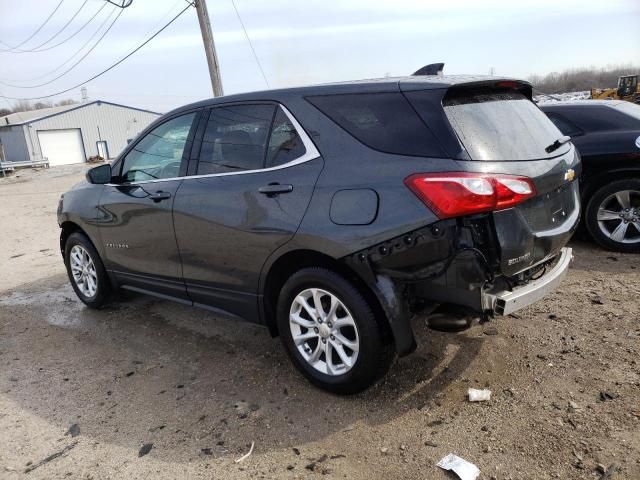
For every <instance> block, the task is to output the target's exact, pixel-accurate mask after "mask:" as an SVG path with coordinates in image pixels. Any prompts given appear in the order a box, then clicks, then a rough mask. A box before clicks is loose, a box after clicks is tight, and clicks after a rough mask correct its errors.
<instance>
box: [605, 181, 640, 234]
mask: <svg viewBox="0 0 640 480" xmlns="http://www.w3.org/2000/svg"><path fill="white" fill-rule="evenodd" d="M596 218H597V220H598V226H599V227H600V231H601V232H602V233H603V234H604V235H606V236H607V237H608V238H610V239H611V240H613V241H614V242H619V243H637V242H640V191H637V190H621V191H619V192H616V193H613V194H611V195H609V196H608V197H606V198H605V199H604V200H603V201H602V203H601V204H600V206H599V207H598V213H597V216H596Z"/></svg>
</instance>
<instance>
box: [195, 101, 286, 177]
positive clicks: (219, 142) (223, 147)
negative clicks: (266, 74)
mask: <svg viewBox="0 0 640 480" xmlns="http://www.w3.org/2000/svg"><path fill="white" fill-rule="evenodd" d="M274 111H275V106H274V105H231V106H226V107H215V108H212V109H211V114H210V115H209V121H208V122H207V127H206V129H205V131H204V136H203V139H202V148H201V149H200V159H199V161H198V171H197V175H207V174H212V173H228V172H239V171H242V170H256V169H260V168H263V167H264V161H265V155H266V149H267V140H268V136H269V128H270V127H271V122H272V120H273V114H274Z"/></svg>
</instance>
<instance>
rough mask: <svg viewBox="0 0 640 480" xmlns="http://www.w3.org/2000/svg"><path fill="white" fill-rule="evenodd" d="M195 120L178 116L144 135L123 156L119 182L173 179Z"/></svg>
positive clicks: (187, 115) (190, 116) (177, 172)
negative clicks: (120, 180)
mask: <svg viewBox="0 0 640 480" xmlns="http://www.w3.org/2000/svg"><path fill="white" fill-rule="evenodd" d="M195 118H196V114H195V113H188V114H186V115H181V116H179V117H175V118H172V119H171V120H169V121H167V122H165V123H163V124H162V125H160V126H159V127H156V128H154V129H153V130H152V131H151V132H149V133H147V134H146V135H145V136H144V137H143V138H142V140H140V141H139V142H138V143H137V144H136V145H135V146H134V147H133V150H131V151H130V152H129V153H127V155H126V156H125V158H124V162H123V166H122V176H121V178H122V181H123V182H140V181H145V180H156V179H162V178H173V177H177V176H178V175H179V174H180V163H181V162H182V154H183V153H184V147H185V144H186V143H187V138H188V136H189V131H190V130H191V125H192V124H193V120H194V119H195Z"/></svg>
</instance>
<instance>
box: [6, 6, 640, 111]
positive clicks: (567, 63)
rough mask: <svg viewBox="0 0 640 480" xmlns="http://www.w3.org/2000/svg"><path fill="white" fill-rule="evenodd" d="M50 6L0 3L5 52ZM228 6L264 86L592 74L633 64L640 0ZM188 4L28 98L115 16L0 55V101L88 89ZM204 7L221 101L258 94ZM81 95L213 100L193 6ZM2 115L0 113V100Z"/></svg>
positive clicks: (241, 54)
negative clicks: (432, 75)
mask: <svg viewBox="0 0 640 480" xmlns="http://www.w3.org/2000/svg"><path fill="white" fill-rule="evenodd" d="M59 2H60V0H20V1H18V0H0V41H1V42H4V44H0V49H3V50H7V47H6V44H8V45H11V46H15V45H18V44H20V43H21V42H23V41H24V40H25V39H26V38H28V37H29V36H30V35H31V34H32V33H33V32H34V31H35V30H36V29H37V28H38V27H39V26H40V25H41V24H42V23H43V22H44V20H45V19H46V18H47V16H48V15H49V14H50V13H51V12H52V11H53V10H54V8H55V7H56V5H57V4H58V3H59ZM83 2H84V0H64V1H63V3H62V5H61V6H60V8H59V9H58V10H57V11H56V13H55V14H54V15H53V17H52V18H51V20H50V21H49V22H48V23H47V24H46V25H45V26H44V27H43V28H42V30H41V31H40V32H38V34H37V35H35V36H34V37H33V38H32V39H31V40H29V41H28V42H26V43H25V44H24V45H22V46H21V47H19V48H20V49H23V50H28V49H33V48H34V47H37V46H38V45H40V44H42V43H43V42H45V41H46V40H48V39H49V38H50V37H51V36H53V35H54V34H55V33H56V32H57V31H59V30H60V29H61V27H62V26H64V25H65V23H67V22H68V21H69V19H71V17H72V16H73V15H74V14H75V13H76V12H77V11H78V9H80V7H81V6H82V4H83ZM235 2H236V6H237V8H238V10H239V12H240V15H241V17H242V20H243V22H244V24H245V26H246V28H247V32H248V34H249V37H250V38H251V41H252V42H253V45H254V47H255V50H256V53H257V56H258V58H259V60H260V62H261V63H262V66H263V68H264V71H265V74H266V77H267V81H268V83H269V86H270V87H271V88H277V87H284V86H290V85H304V84H311V83H324V82H331V81H340V80H350V79H357V78H374V77H382V76H385V75H391V76H396V75H405V74H409V73H411V72H413V71H415V70H416V69H417V68H419V67H421V66H423V65H425V64H427V63H433V62H438V61H443V62H445V63H446V66H445V73H450V74H454V73H483V74H485V73H489V71H490V69H491V68H493V69H494V71H495V73H496V74H500V75H509V76H515V77H527V76H529V75H531V74H536V73H539V74H544V73H548V72H551V71H558V70H563V69H566V68H573V67H581V66H590V65H593V66H596V67H601V66H606V65H608V64H628V63H634V64H636V65H638V64H640V0H534V1H530V2H524V1H514V0H446V1H445V0H413V1H412V0H343V1H338V0H323V1H320V0H269V1H260V0H235ZM104 3H105V1H104V0H87V2H86V5H84V7H83V8H82V9H81V10H80V12H79V13H78V14H77V16H76V17H75V18H74V19H73V20H72V21H71V23H70V24H69V26H68V27H67V28H66V29H65V30H63V31H62V32H61V33H60V34H59V35H58V36H56V37H55V38H54V39H53V40H52V41H51V42H50V43H49V44H46V45H45V46H44V47H42V48H46V47H47V46H51V45H55V44H56V43H58V42H60V41H62V40H64V39H65V38H66V37H68V36H69V35H71V34H73V33H74V32H75V31H76V30H78V29H79V28H80V27H81V26H82V25H83V24H84V23H85V22H86V21H87V20H88V19H89V18H91V17H92V16H93V15H94V14H95V13H96V12H97V11H98V9H99V8H100V7H102V6H103V4H104ZM186 5H187V3H186V0H133V4H132V5H131V6H130V7H129V8H127V9H126V10H124V12H123V13H122V15H121V16H120V17H119V18H118V20H117V21H116V23H115V24H114V25H113V27H112V28H111V30H110V31H109V32H108V34H107V35H106V36H105V37H104V39H103V40H102V42H101V43H100V44H98V45H97V47H95V49H94V50H93V51H92V52H91V53H90V54H89V55H88V56H87V57H86V58H85V59H84V60H83V61H82V62H81V63H79V64H78V66H77V67H75V68H74V69H73V70H72V71H71V72H69V73H68V74H66V75H64V76H63V77H62V78H60V79H58V80H56V81H54V82H53V83H51V84H49V85H46V86H42V87H38V88H29V89H25V88H15V87H10V86H7V85H6V84H15V85H21V86H30V85H36V84H39V83H43V82H46V81H48V80H50V79H52V78H54V77H56V76H57V75H59V74H60V73H62V72H64V70H66V69H67V68H69V67H70V66H71V65H73V63H75V61H77V59H78V58H80V57H81V56H82V55H83V54H84V53H86V52H87V51H88V50H89V48H90V47H91V45H93V44H94V43H95V41H96V40H97V39H98V38H99V36H100V35H101V34H102V32H104V31H105V30H106V28H107V27H108V25H109V24H110V22H111V20H112V19H113V18H115V14H116V13H117V12H115V11H114V10H115V8H116V7H112V6H111V5H107V6H106V7H105V8H103V9H102V10H101V11H100V12H99V13H98V14H97V15H96V16H95V18H94V19H93V21H92V22H91V23H89V24H88V25H87V26H86V27H85V28H84V29H83V30H81V31H80V32H79V33H78V34H77V35H75V36H74V37H73V38H72V39H71V40H69V41H67V42H65V43H63V44H62V45H60V46H58V47H56V48H53V49H50V50H47V51H43V52H31V53H15V52H11V51H9V52H7V51H4V52H0V94H1V95H4V96H7V97H36V96H40V95H47V94H50V93H53V92H56V91H60V90H64V89H66V88H69V87H71V86H73V85H75V84H77V83H79V82H81V81H83V80H85V79H87V78H90V77H91V76H93V75H95V74H96V73H98V72H100V71H101V70H103V69H104V68H106V67H108V66H109V65H111V64H112V63H113V62H115V61H117V60H118V59H119V58H121V57H122V56H124V55H125V54H127V53H128V52H129V51H131V50H132V49H133V48H135V47H136V46H137V45H139V44H140V43H141V42H142V41H144V40H145V39H146V38H148V37H149V36H150V35H151V34H152V33H153V32H154V31H155V30H157V29H158V28H160V27H161V26H162V25H164V24H165V23H166V22H167V21H168V20H170V19H171V18H172V17H173V16H174V15H176V14H177V13H178V12H179V11H180V10H181V9H183V8H184V7H185V6H186ZM208 7H209V15H210V17H211V23H212V27H213V31H214V37H215V41H216V48H217V50H218V57H219V59H220V64H221V73H222V81H223V85H224V90H225V93H227V94H228V93H236V92H243V91H250V90H262V89H265V88H267V85H266V83H265V80H264V79H263V78H262V75H261V74H260V70H259V68H258V66H257V63H256V61H255V59H254V57H253V54H252V52H251V49H250V47H249V43H248V41H247V39H246V37H245V35H244V32H243V30H242V27H241V25H240V22H239V20H238V17H237V16H236V13H235V10H234V9H233V5H232V3H231V0H215V1H213V0H209V1H208ZM109 15H111V17H109ZM101 25H103V26H102V29H101V30H99V31H98V29H99V27H100V26H101ZM96 32H97V33H96ZM94 34H95V36H94V37H93V40H92V41H90V42H89V43H88V44H87V46H86V47H85V48H84V49H83V50H80V49H81V47H82V46H83V45H84V44H85V43H86V42H88V41H89V40H90V39H91V37H92V35H94ZM79 50H80V51H79ZM74 55H75V56H74ZM72 57H73V58H72ZM63 63H64V65H62V64H63ZM61 65H62V66H61ZM87 89H88V94H89V98H90V99H92V100H95V99H103V100H107V101H112V102H116V103H124V104H130V105H133V106H138V107H144V108H149V109H152V110H157V111H162V112H164V111H168V110H170V109H171V108H173V107H176V106H179V105H182V104H185V103H189V102H191V101H195V100H198V99H202V98H207V97H210V96H211V85H210V81H209V76H208V71H207V63H206V58H205V55H204V49H203V47H202V37H201V36H200V30H199V26H198V21H197V16H196V12H195V9H193V8H189V10H187V12H185V14H184V15H182V16H181V17H180V18H179V19H178V20H177V21H176V22H175V23H174V24H172V25H171V26H170V27H169V28H168V29H167V30H165V31H164V32H162V33H161V34H160V35H159V36H158V37H156V38H155V39H154V40H152V41H151V43H149V44H148V45H147V46H145V47H144V48H143V49H142V50H140V51H139V52H138V53H136V54H135V55H134V56H132V57H131V58H129V59H128V60H126V61H125V62H124V63H123V64H121V65H119V66H118V67H116V68H115V69H114V70H112V71H110V72H109V73H107V74H105V75H104V76H102V77H100V78H98V79H96V80H94V81H92V82H90V83H89V84H88V85H87ZM69 97H71V98H75V99H80V91H79V89H76V90H74V91H72V92H69V93H68V94H64V95H61V96H60V97H58V98H54V99H53V100H59V99H60V98H69ZM10 102H13V101H10ZM3 103H4V104H3ZM0 106H6V102H4V100H3V99H1V98H0Z"/></svg>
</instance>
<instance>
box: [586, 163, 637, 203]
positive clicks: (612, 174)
mask: <svg viewBox="0 0 640 480" xmlns="http://www.w3.org/2000/svg"><path fill="white" fill-rule="evenodd" d="M630 178H640V166H639V167H630V168H622V169H616V170H609V171H605V172H599V173H597V174H596V175H594V176H593V177H589V178H588V179H587V180H586V181H585V182H584V185H583V189H582V192H581V197H582V202H583V204H584V206H585V209H586V206H587V204H588V203H589V202H590V201H591V197H592V196H593V194H594V193H595V192H596V191H598V190H599V189H600V188H602V187H604V186H605V185H606V184H607V183H611V182H614V181H616V180H628V179H630ZM583 211H584V210H583Z"/></svg>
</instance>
